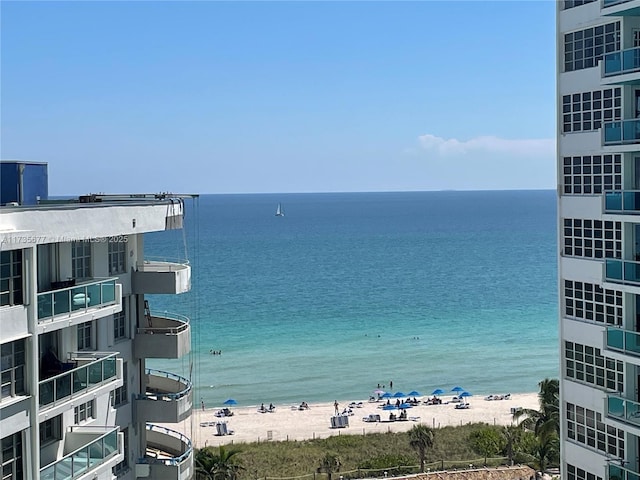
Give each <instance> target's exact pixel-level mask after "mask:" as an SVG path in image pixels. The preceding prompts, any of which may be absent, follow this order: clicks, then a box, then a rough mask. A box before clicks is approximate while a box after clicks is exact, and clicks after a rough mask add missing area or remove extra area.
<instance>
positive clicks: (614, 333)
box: [606, 327, 640, 357]
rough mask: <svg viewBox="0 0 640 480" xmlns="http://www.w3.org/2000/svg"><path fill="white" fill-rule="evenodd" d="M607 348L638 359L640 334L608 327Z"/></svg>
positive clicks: (639, 354)
mask: <svg viewBox="0 0 640 480" xmlns="http://www.w3.org/2000/svg"><path fill="white" fill-rule="evenodd" d="M606 346H607V348H608V349H609V350H617V351H620V352H624V353H626V354H629V355H634V356H636V357H638V356H640V333H638V332H632V331H630V330H623V329H621V328H615V327H608V328H607V332H606Z"/></svg>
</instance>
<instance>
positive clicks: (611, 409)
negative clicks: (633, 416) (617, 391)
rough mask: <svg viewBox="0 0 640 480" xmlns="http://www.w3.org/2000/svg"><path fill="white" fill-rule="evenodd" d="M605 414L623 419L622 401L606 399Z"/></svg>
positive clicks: (616, 398)
mask: <svg viewBox="0 0 640 480" xmlns="http://www.w3.org/2000/svg"><path fill="white" fill-rule="evenodd" d="M607 412H608V413H609V415H611V416H613V417H618V418H624V417H625V415H624V400H623V399H622V398H619V397H612V396H609V397H607Z"/></svg>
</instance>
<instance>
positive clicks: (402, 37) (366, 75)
mask: <svg viewBox="0 0 640 480" xmlns="http://www.w3.org/2000/svg"><path fill="white" fill-rule="evenodd" d="M1 9H2V10H1V22H2V24H1V27H2V34H1V35H2V37H1V40H2V44H1V45H2V51H1V53H2V58H1V62H2V63H1V67H2V70H1V80H2V90H1V101H2V103H1V105H2V106H1V108H2V111H1V113H2V126H1V128H2V131H1V134H2V152H1V154H2V158H3V159H22V160H34V161H44V162H48V163H49V183H50V193H51V194H53V195H57V194H82V193H89V192H107V193H116V192H157V191H172V192H182V193H187V192H189V193H196V192H197V193H253V192H255V193H257V192H336V191H402V190H440V189H460V190H485V189H523V188H555V184H556V180H555V177H556V173H555V172H556V171H555V147H554V145H555V131H556V130H555V4H554V2H552V1H535V2H527V1H499V2H489V1H468V2H462V1H460V2H458V1H446V2H364V1H361V2H338V1H330V2H304V1H299V2H205V1H199V2H198V1H196V2H183V1H181V2H151V1H149V2H146V1H142V2H122V1H113V2H92V1H86V2H8V1H3V2H2V3H1Z"/></svg>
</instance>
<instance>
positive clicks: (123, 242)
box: [109, 236, 128, 275]
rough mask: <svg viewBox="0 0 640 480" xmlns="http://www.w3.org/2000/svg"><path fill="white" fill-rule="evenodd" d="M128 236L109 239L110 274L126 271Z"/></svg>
mask: <svg viewBox="0 0 640 480" xmlns="http://www.w3.org/2000/svg"><path fill="white" fill-rule="evenodd" d="M127 240H128V239H127V237H125V236H123V237H118V238H117V239H109V275H118V274H120V273H126V271H127V270H126V260H127Z"/></svg>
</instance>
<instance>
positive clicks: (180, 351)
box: [134, 310, 191, 358]
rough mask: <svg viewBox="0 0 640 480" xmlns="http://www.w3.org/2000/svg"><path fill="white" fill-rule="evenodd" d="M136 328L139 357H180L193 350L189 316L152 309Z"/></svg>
mask: <svg viewBox="0 0 640 480" xmlns="http://www.w3.org/2000/svg"><path fill="white" fill-rule="evenodd" d="M141 323H142V324H141V325H140V327H138V328H137V329H136V336H135V339H134V351H135V353H136V356H137V357H138V358H180V357H182V356H183V355H185V354H187V353H189V352H190V351H191V332H190V327H189V317H185V316H184V315H178V314H175V313H168V312H162V313H160V312H155V311H153V310H152V311H151V312H150V315H149V316H147V317H146V318H144V319H143V320H141Z"/></svg>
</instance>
